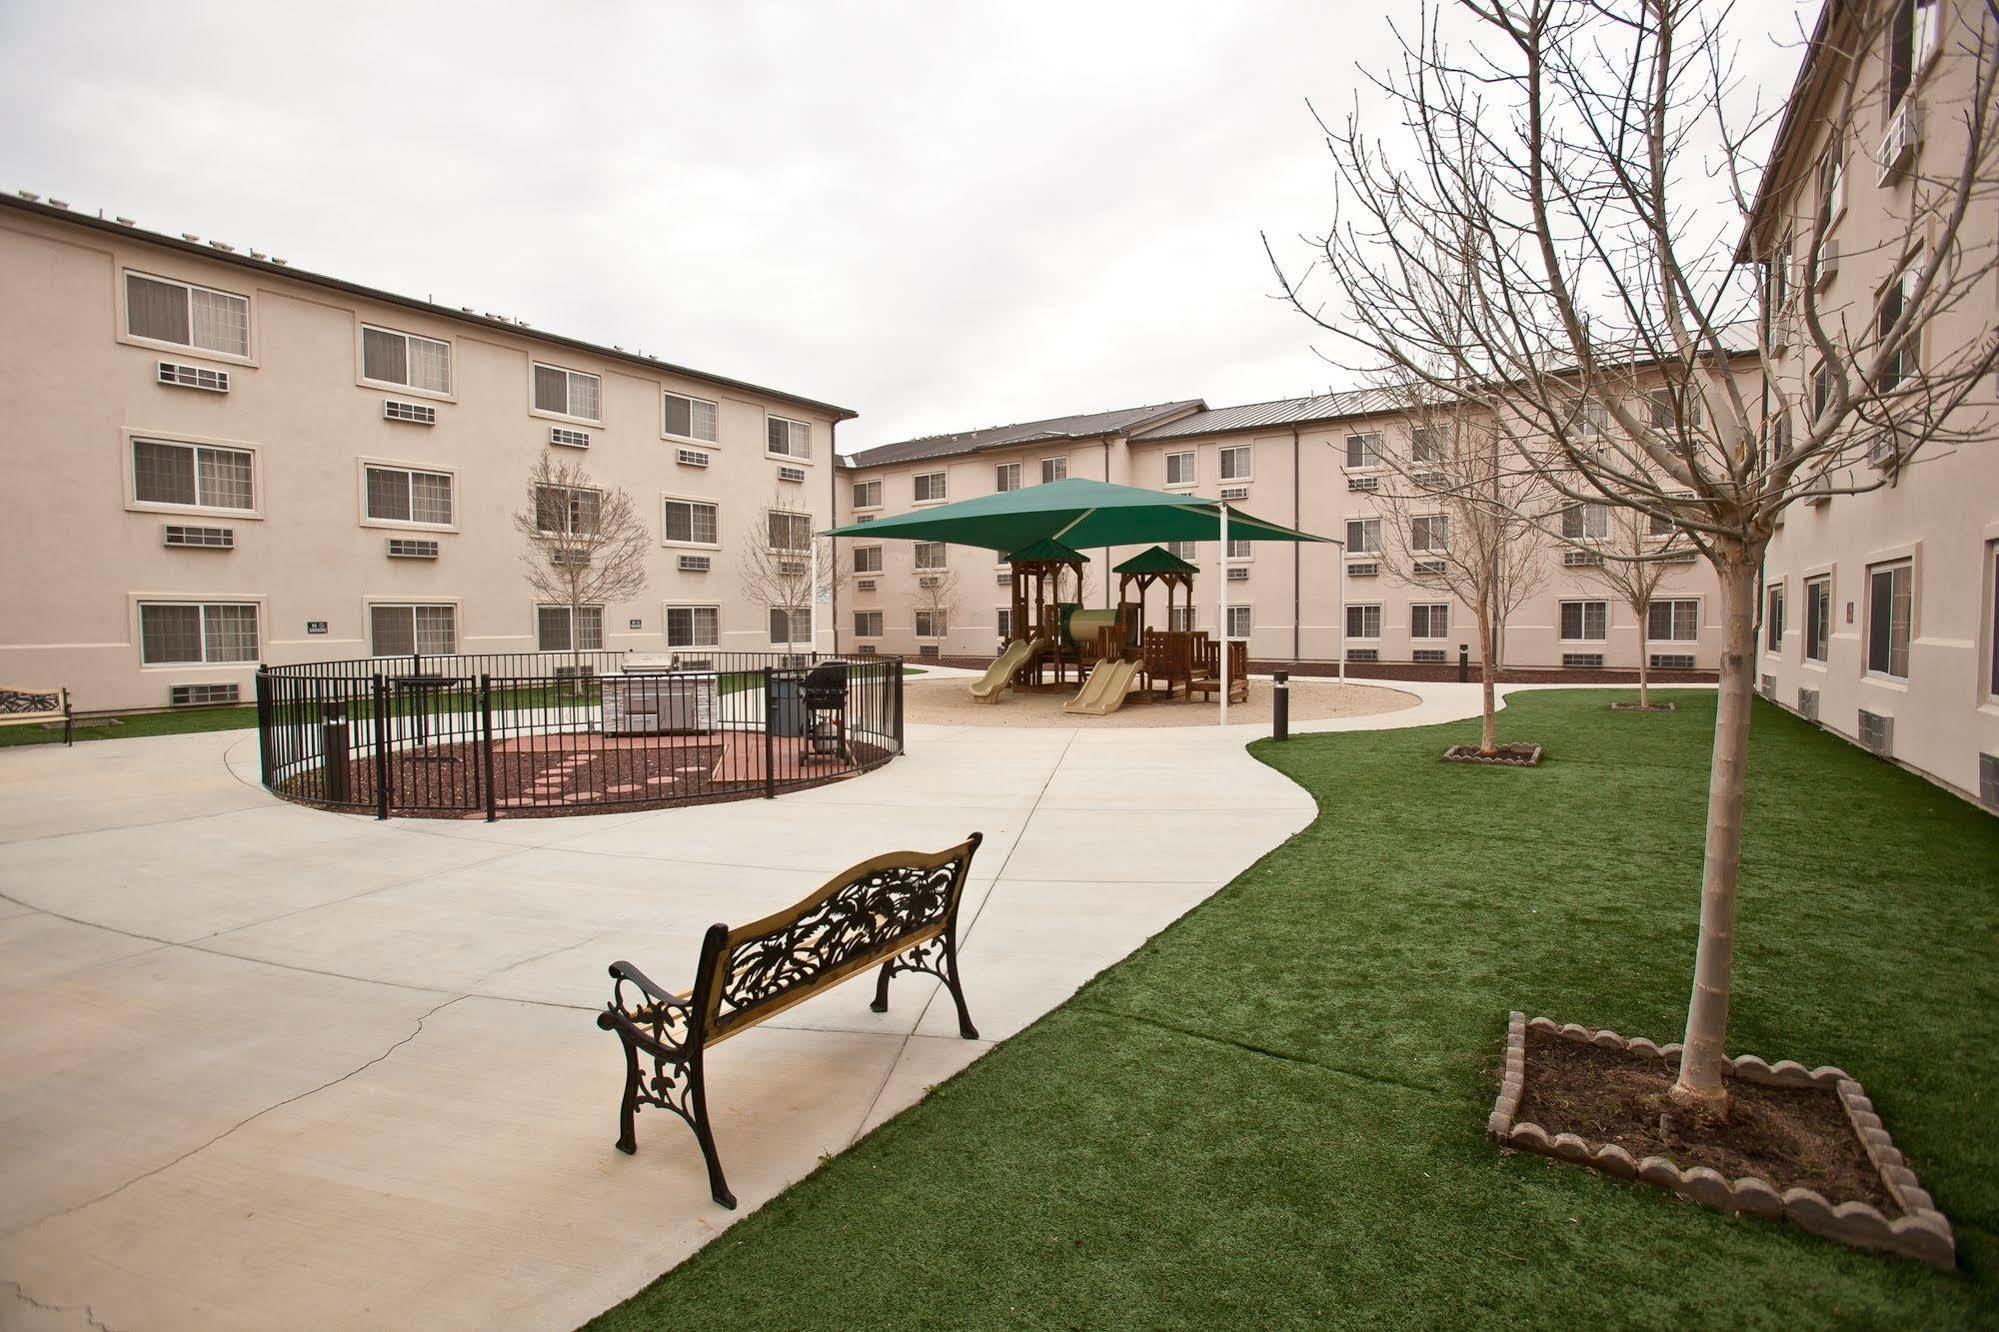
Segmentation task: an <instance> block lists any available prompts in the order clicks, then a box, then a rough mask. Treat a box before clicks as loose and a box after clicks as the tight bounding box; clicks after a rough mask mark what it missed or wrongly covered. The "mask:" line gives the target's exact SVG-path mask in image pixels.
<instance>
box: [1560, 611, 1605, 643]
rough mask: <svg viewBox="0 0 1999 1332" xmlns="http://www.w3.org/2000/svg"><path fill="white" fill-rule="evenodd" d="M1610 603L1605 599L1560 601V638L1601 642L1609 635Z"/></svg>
mask: <svg viewBox="0 0 1999 1332" xmlns="http://www.w3.org/2000/svg"><path fill="white" fill-rule="evenodd" d="M1609 631H1610V603H1609V602H1607V601H1565V602H1563V603H1562V638H1563V640H1564V641H1566V642H1572V643H1601V642H1603V641H1604V639H1606V638H1608V637H1609V636H1610V632H1609Z"/></svg>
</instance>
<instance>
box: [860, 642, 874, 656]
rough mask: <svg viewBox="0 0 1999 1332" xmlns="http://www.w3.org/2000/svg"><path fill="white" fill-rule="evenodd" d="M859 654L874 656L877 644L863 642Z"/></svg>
mask: <svg viewBox="0 0 1999 1332" xmlns="http://www.w3.org/2000/svg"><path fill="white" fill-rule="evenodd" d="M858 655H860V656H863V657H872V656H874V655H875V645H874V644H873V643H863V644H861V647H860V652H859V654H858Z"/></svg>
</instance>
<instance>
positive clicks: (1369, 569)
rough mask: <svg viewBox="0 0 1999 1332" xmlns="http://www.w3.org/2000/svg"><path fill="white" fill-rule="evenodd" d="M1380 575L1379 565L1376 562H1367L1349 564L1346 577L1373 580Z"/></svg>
mask: <svg viewBox="0 0 1999 1332" xmlns="http://www.w3.org/2000/svg"><path fill="white" fill-rule="evenodd" d="M1380 573H1381V564H1380V562H1379V561H1378V560H1367V561H1365V562H1363V563H1359V564H1349V565H1348V566H1347V577H1349V578H1375V577H1378V576H1379V575H1380Z"/></svg>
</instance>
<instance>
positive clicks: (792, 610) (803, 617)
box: [770, 606, 812, 647]
mask: <svg viewBox="0 0 1999 1332" xmlns="http://www.w3.org/2000/svg"><path fill="white" fill-rule="evenodd" d="M811 641H812V612H811V611H810V610H809V609H807V608H806V607H804V606H772V607H771V608H770V642H771V646H772V647H790V646H791V645H792V644H793V643H810V642H811Z"/></svg>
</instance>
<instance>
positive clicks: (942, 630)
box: [910, 609, 951, 639]
mask: <svg viewBox="0 0 1999 1332" xmlns="http://www.w3.org/2000/svg"><path fill="white" fill-rule="evenodd" d="M926 618H927V619H928V620H929V621H930V628H929V629H928V630H927V631H926V630H925V629H924V627H923V622H924V620H925V619H926ZM910 623H911V625H912V626H913V628H914V629H915V632H916V636H917V637H918V638H934V639H941V638H948V637H949V636H950V634H951V617H950V615H949V614H948V613H947V612H945V611H941V610H932V609H923V610H918V611H917V612H916V613H915V614H914V615H912V616H910Z"/></svg>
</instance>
